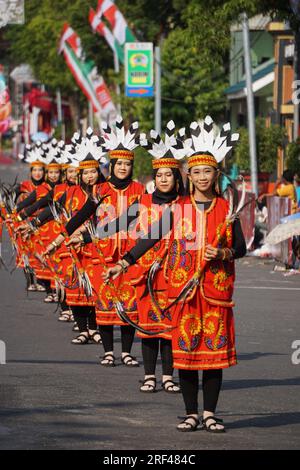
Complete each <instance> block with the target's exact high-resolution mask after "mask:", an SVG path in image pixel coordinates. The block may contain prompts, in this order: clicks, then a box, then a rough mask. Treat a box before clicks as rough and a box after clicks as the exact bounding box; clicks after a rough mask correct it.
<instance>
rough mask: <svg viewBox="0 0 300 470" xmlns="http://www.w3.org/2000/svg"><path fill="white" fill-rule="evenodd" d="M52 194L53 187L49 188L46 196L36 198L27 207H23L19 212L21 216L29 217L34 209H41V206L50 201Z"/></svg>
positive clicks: (23, 217)
mask: <svg viewBox="0 0 300 470" xmlns="http://www.w3.org/2000/svg"><path fill="white" fill-rule="evenodd" d="M53 195H54V189H51V190H50V191H49V192H48V193H47V194H46V196H44V197H42V198H41V199H38V200H37V201H35V202H34V203H33V204H31V205H30V206H29V207H26V208H24V209H23V211H22V213H21V214H20V216H21V218H22V219H23V220H24V219H26V218H27V217H31V216H32V215H33V214H34V213H35V212H36V211H38V210H39V209H42V208H43V207H46V206H47V205H48V204H49V203H50V202H51V201H52V199H53Z"/></svg>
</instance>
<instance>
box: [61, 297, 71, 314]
mask: <svg viewBox="0 0 300 470" xmlns="http://www.w3.org/2000/svg"><path fill="white" fill-rule="evenodd" d="M60 306H61V310H62V312H64V311H66V310H69V305H68V304H67V302H66V300H63V301H62V302H61V303H60Z"/></svg>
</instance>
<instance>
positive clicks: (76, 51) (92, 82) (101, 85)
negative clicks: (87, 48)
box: [59, 24, 116, 120]
mask: <svg viewBox="0 0 300 470" xmlns="http://www.w3.org/2000/svg"><path fill="white" fill-rule="evenodd" d="M59 52H60V53H63V54H64V57H65V60H66V62H67V65H68V67H69V69H70V70H71V72H72V74H73V76H74V78H75V80H76V82H77V84H78V85H79V87H80V89H81V90H82V92H83V93H84V95H85V96H86V97H87V99H88V100H89V101H90V102H91V103H92V106H93V110H94V112H95V113H99V114H100V116H101V117H102V118H103V119H105V120H108V119H109V117H110V115H111V114H113V115H114V116H115V115H116V108H115V106H114V104H113V102H112V99H111V96H110V93H109V90H108V88H107V86H106V84H105V82H104V79H103V77H102V76H101V75H99V74H98V70H97V67H96V66H95V64H94V62H92V61H86V60H85V56H84V54H83V50H82V47H81V41H80V37H79V36H78V35H77V34H76V32H75V31H74V30H73V29H72V28H71V27H70V26H69V25H68V24H65V25H64V28H63V32H62V35H61V39H60V45H59Z"/></svg>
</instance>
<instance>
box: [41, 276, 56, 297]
mask: <svg viewBox="0 0 300 470" xmlns="http://www.w3.org/2000/svg"><path fill="white" fill-rule="evenodd" d="M39 283H40V284H41V285H42V286H44V287H45V289H46V293H47V295H49V294H52V293H53V291H52V289H51V281H48V280H47V279H39Z"/></svg>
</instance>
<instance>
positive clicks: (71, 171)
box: [66, 167, 78, 183]
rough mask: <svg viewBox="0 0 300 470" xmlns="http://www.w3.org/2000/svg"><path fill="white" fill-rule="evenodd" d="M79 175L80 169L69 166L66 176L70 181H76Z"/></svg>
mask: <svg viewBox="0 0 300 470" xmlns="http://www.w3.org/2000/svg"><path fill="white" fill-rule="evenodd" d="M77 175H78V170H77V169H76V168H72V167H70V168H67V170H66V178H67V180H68V181H69V182H70V183H76V182H77Z"/></svg>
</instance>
